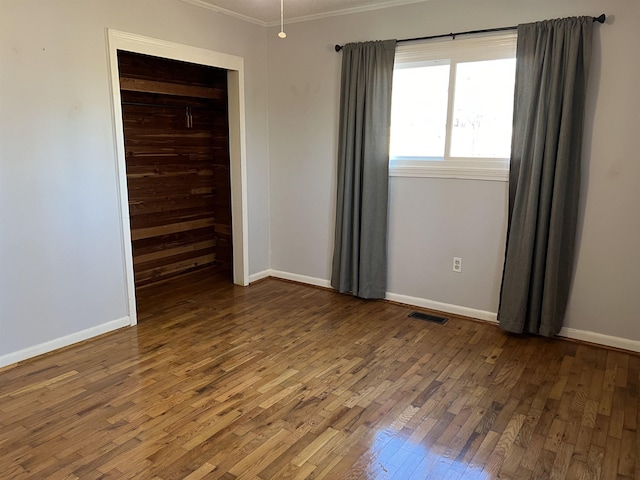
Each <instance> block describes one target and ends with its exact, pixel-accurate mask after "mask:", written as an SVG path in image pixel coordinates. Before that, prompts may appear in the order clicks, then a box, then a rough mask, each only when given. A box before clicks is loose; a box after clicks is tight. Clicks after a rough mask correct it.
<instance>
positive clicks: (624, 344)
mask: <svg viewBox="0 0 640 480" xmlns="http://www.w3.org/2000/svg"><path fill="white" fill-rule="evenodd" d="M256 275H261V276H260V277H259V278H265V277H276V278H283V279H285V280H293V281H295V282H300V283H306V284H308V285H315V286H318V287H328V288H331V282H330V281H329V280H324V279H322V278H315V277H308V276H306V275H298V274H297V273H289V272H282V271H278V270H265V271H264V272H260V273H259V274H256ZM252 277H253V276H252ZM251 281H254V280H253V278H251ZM385 299H386V300H390V301H392V302H398V303H404V304H406V305H413V306H416V307H422V308H428V309H430V310H437V311H440V312H445V313H452V314H455V315H463V316H465V317H471V318H475V319H478V320H484V321H486V322H491V323H498V320H497V313H495V312H488V311H485V310H478V309H475V308H469V307H463V306H460V305H453V304H450V303H441V302H436V301H434V300H428V299H426V298H419V297H410V296H408V295H401V294H399V293H387V294H386V296H385ZM558 335H559V336H560V337H565V338H570V339H573V340H582V341H584V342H589V343H595V344H597V345H603V346H606V347H614V348H621V349H624V350H629V351H632V352H640V341H638V340H629V339H626V338H621V337H613V336H611V335H604V334H602V333H596V332H589V331H586V330H577V329H575V328H563V329H562V330H561V331H560V333H559V334H558Z"/></svg>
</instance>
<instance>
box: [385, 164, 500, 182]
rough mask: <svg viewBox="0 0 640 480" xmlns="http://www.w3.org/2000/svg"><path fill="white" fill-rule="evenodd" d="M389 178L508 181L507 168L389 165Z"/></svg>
mask: <svg viewBox="0 0 640 480" xmlns="http://www.w3.org/2000/svg"><path fill="white" fill-rule="evenodd" d="M389 176H390V177H427V178H456V179H462V180H489V181H494V182H507V181H509V167H508V166H506V167H496V166H492V167H486V166H469V165H434V164H433V163H431V162H429V164H426V165H406V164H404V165H394V164H393V162H391V164H390V165H389Z"/></svg>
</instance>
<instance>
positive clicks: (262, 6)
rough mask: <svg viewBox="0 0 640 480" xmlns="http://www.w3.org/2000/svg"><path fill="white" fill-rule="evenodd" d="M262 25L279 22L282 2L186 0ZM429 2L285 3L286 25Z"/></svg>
mask: <svg viewBox="0 0 640 480" xmlns="http://www.w3.org/2000/svg"><path fill="white" fill-rule="evenodd" d="M183 1H185V2H187V3H190V4H192V5H198V6H200V7H203V8H207V9H209V10H214V11H217V12H221V13H225V14H228V15H231V16H234V17H239V18H242V19H243V20H247V21H249V22H252V23H257V24H259V25H264V26H271V25H277V24H278V23H279V22H280V0H183ZM423 1H426V0H284V17H285V23H291V22H295V21H303V20H311V19H314V18H322V17H331V16H335V15H343V14H347V13H355V12H362V11H365V10H376V9H379V8H386V7H393V6H396V5H406V4H409V3H420V2H423Z"/></svg>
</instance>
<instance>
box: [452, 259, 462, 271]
mask: <svg viewBox="0 0 640 480" xmlns="http://www.w3.org/2000/svg"><path fill="white" fill-rule="evenodd" d="M453 271H454V272H456V273H462V257H453Z"/></svg>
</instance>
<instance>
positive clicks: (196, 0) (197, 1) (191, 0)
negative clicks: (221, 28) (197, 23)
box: [181, 0, 269, 27]
mask: <svg viewBox="0 0 640 480" xmlns="http://www.w3.org/2000/svg"><path fill="white" fill-rule="evenodd" d="M181 1H183V2H184V3H188V4H190V5H195V6H196V7H200V8H204V9H205V10H210V11H212V12H216V13H222V14H223V15H228V16H230V17H235V18H237V19H239V20H243V21H245V22H248V23H253V24H254V25H260V26H261V27H268V26H269V24H268V23H267V22H263V21H262V20H258V19H257V18H253V17H249V16H248V15H243V14H241V13H238V12H234V11H233V10H227V9H226V8H222V7H217V6H215V5H212V4H210V3H207V2H205V1H203V0H181Z"/></svg>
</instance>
